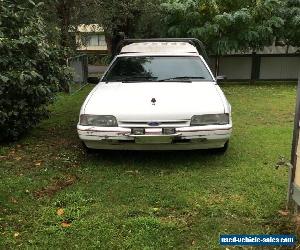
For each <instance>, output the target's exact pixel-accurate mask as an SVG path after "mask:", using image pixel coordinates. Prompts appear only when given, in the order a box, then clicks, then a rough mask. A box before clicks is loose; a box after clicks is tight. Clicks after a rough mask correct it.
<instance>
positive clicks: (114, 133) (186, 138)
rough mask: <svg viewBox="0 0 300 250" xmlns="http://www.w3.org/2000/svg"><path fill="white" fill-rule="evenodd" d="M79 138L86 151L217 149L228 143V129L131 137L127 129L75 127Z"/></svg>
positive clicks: (151, 130)
mask: <svg viewBox="0 0 300 250" xmlns="http://www.w3.org/2000/svg"><path fill="white" fill-rule="evenodd" d="M77 131H78V135H79V138H80V139H81V140H82V141H83V142H84V143H85V145H86V146H87V147H88V148H93V149H112V150H192V149H209V148H221V147H223V146H224V144H225V143H226V142H227V141H228V140H229V138H230V135H231V132H232V125H231V124H228V125H210V126H194V127H179V128H176V129H175V131H176V132H175V133H174V134H170V135H165V134H162V128H146V129H145V134H144V135H134V134H132V133H131V129H130V128H124V127H112V128H109V127H92V126H81V125H77Z"/></svg>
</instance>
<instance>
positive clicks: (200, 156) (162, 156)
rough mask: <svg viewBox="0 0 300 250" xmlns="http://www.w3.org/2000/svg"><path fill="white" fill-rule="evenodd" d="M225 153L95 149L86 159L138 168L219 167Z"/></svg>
mask: <svg viewBox="0 0 300 250" xmlns="http://www.w3.org/2000/svg"><path fill="white" fill-rule="evenodd" d="M228 154H229V151H228V152H226V153H225V154H221V153H219V152H215V151H214V150H204V149H203V150H188V151H111V150H95V151H93V152H92V153H89V154H87V153H86V155H85V156H86V159H87V160H88V161H91V162H92V163H93V164H97V165H102V164H104V165H113V166H118V165H120V166H123V167H126V166H128V167H132V166H135V167H137V168H145V167H146V168H147V167H153V168H156V169H157V168H160V169H164V168H168V169H170V168H173V169H174V168H179V169H180V168H185V167H192V168H204V167H215V168H216V167H218V166H220V164H221V162H223V161H224V160H225V158H226V157H227V155H228Z"/></svg>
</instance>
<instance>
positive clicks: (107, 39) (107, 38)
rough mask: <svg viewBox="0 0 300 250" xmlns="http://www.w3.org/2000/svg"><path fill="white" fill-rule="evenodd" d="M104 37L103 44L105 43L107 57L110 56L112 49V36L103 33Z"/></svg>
mask: <svg viewBox="0 0 300 250" xmlns="http://www.w3.org/2000/svg"><path fill="white" fill-rule="evenodd" d="M104 35H105V42H106V45H107V53H108V54H109V55H112V51H113V48H112V47H113V45H112V35H111V34H109V33H107V32H105V33H104Z"/></svg>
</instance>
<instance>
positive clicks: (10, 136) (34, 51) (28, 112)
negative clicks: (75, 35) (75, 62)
mask: <svg viewBox="0 0 300 250" xmlns="http://www.w3.org/2000/svg"><path fill="white" fill-rule="evenodd" d="M0 9H1V22H0V68H1V71H0V141H3V140H15V139H17V138H18V137H19V136H20V135H21V134H22V133H24V132H25V131H26V130H27V129H29V128H31V127H33V126H34V125H36V124H37V123H38V122H39V121H40V120H41V119H44V118H46V117H48V114H49V112H48V109H47V106H48V105H49V103H51V101H52V100H53V97H54V92H55V91H58V90H59V89H62V88H64V89H65V88H66V86H67V85H68V84H67V83H68V80H69V73H68V69H67V67H66V66H64V63H65V59H64V57H65V56H66V54H65V52H64V51H63V50H61V49H60V48H58V47H56V46H55V45H53V44H49V43H48V42H47V41H46V39H45V37H46V36H45V30H46V27H45V24H44V21H43V19H42V18H41V17H40V15H39V14H38V13H39V11H38V9H39V5H36V4H34V2H32V1H30V0H28V1H24V0H19V1H14V3H12V1H5V0H4V1H3V2H2V5H1V7H0Z"/></svg>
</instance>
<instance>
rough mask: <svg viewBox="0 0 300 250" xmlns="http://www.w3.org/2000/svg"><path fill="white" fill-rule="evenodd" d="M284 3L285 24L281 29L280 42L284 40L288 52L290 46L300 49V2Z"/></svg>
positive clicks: (291, 0)
mask: <svg viewBox="0 0 300 250" xmlns="http://www.w3.org/2000/svg"><path fill="white" fill-rule="evenodd" d="M284 3H285V5H284V8H282V11H281V16H282V19H283V20H285V23H284V25H283V26H282V27H281V29H279V33H280V36H279V37H278V40H282V41H283V42H284V44H286V45H287V50H288V47H289V46H295V47H300V1H299V0H286V1H284Z"/></svg>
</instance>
